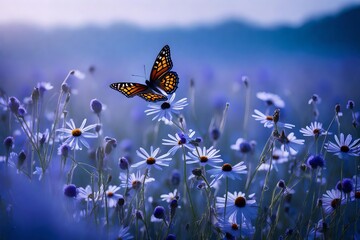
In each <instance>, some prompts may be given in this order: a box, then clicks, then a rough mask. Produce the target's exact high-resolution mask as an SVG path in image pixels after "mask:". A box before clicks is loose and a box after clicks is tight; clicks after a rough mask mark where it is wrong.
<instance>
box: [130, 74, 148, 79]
mask: <svg viewBox="0 0 360 240" xmlns="http://www.w3.org/2000/svg"><path fill="white" fill-rule="evenodd" d="M131 76H132V77H141V78H145V77H144V76H142V75H137V74H131Z"/></svg>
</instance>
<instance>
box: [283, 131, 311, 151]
mask: <svg viewBox="0 0 360 240" xmlns="http://www.w3.org/2000/svg"><path fill="white" fill-rule="evenodd" d="M277 140H278V141H279V142H280V143H281V144H282V145H281V150H282V151H287V152H289V153H290V154H291V155H296V154H297V151H296V150H295V149H294V145H303V144H304V142H305V140H303V139H297V138H296V137H295V134H294V133H293V132H291V133H289V135H287V136H286V135H285V132H284V131H282V132H281V134H280V137H279V138H277Z"/></svg>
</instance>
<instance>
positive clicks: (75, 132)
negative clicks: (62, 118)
mask: <svg viewBox="0 0 360 240" xmlns="http://www.w3.org/2000/svg"><path fill="white" fill-rule="evenodd" d="M81 134H82V131H81V129H80V128H75V129H73V130H72V131H71V135H73V137H80V136H81Z"/></svg>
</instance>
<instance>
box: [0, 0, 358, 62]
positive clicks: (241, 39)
mask: <svg viewBox="0 0 360 240" xmlns="http://www.w3.org/2000/svg"><path fill="white" fill-rule="evenodd" d="M358 26H360V6H358V7H353V8H349V9H345V10H344V11H342V12H340V13H339V14H337V15H334V16H327V17H321V18H318V19H315V20H311V21H309V22H307V23H305V24H304V25H302V26H300V27H287V26H279V27H276V28H272V29H266V28H261V27H257V26H254V25H250V24H247V23H242V22H238V21H228V22H224V23H222V24H219V25H216V26H197V27H194V28H190V29H188V28H174V29H160V30H146V29H142V28H138V27H135V26H129V25H123V24H114V25H112V26H110V27H107V28H99V27H91V26H88V27H83V28H81V29H65V28H57V29H54V30H49V31H45V30H40V29H37V28H33V27H31V26H26V25H22V26H19V25H10V26H9V25H8V26H0V59H1V58H4V57H8V56H12V57H13V58H16V57H20V56H23V55H26V53H28V54H32V53H34V54H33V55H32V57H33V60H36V59H37V58H39V59H42V58H44V57H46V56H47V55H48V54H51V55H53V56H57V57H61V56H68V55H73V54H74V53H75V52H76V53H77V54H81V55H85V56H93V55H97V56H98V57H103V58H107V57H111V58H115V59H116V58H117V57H116V56H120V55H124V54H126V55H128V53H129V52H133V54H135V55H137V52H143V51H146V50H145V47H146V49H151V48H159V43H161V42H164V43H175V44H176V45H177V46H178V47H179V48H180V49H182V51H181V52H182V53H184V54H185V53H186V55H187V56H189V54H190V55H191V53H192V52H194V51H193V50H194V49H197V51H198V52H197V54H202V55H204V54H205V56H206V55H209V57H210V56H211V55H212V54H214V53H216V57H225V56H229V54H230V55H231V56H236V55H238V54H239V53H241V54H257V53H262V54H263V53H266V52H274V51H282V52H288V51H295V52H296V51H300V52H311V53H321V54H323V53H326V54H339V53H340V54H343V53H346V54H359V53H360V44H359V43H360V27H358ZM160 45H161V44H160ZM34 58H35V59H34Z"/></svg>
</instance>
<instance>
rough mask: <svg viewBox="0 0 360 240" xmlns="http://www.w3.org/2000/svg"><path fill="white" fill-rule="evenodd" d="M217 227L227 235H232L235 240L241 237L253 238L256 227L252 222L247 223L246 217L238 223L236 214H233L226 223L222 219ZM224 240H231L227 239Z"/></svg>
mask: <svg viewBox="0 0 360 240" xmlns="http://www.w3.org/2000/svg"><path fill="white" fill-rule="evenodd" d="M217 225H218V226H219V228H220V230H221V231H222V232H223V233H224V234H225V235H227V236H228V234H230V235H231V236H232V237H234V238H235V239H237V238H240V237H243V238H246V237H251V236H253V235H254V233H255V227H254V226H252V225H251V222H249V221H247V220H246V218H245V217H244V216H243V217H242V219H241V221H238V220H237V219H236V214H232V215H231V216H230V217H229V218H228V220H226V221H224V219H220V221H219V222H218V223H217ZM224 239H229V238H226V237H225V238H224ZM231 239H232V238H231Z"/></svg>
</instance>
